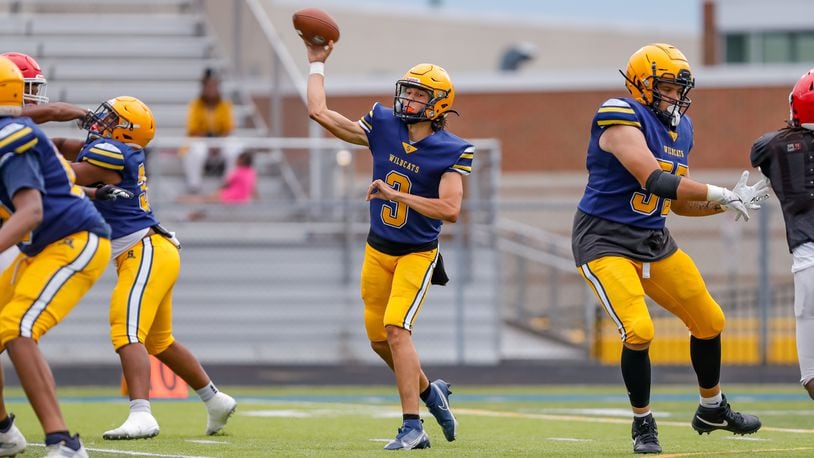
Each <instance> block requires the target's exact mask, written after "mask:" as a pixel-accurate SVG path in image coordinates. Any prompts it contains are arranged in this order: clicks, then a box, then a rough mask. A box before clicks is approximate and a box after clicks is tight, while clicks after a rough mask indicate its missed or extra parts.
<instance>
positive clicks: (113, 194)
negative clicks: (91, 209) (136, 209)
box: [95, 184, 136, 201]
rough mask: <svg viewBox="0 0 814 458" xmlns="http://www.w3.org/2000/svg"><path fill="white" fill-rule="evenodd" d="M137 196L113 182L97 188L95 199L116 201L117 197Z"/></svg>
mask: <svg viewBox="0 0 814 458" xmlns="http://www.w3.org/2000/svg"><path fill="white" fill-rule="evenodd" d="M135 196H136V195H135V194H133V193H132V192H130V191H128V190H126V189H122V188H120V187H118V186H114V185H112V184H103V185H101V186H99V187H98V188H96V195H95V199H96V200H109V201H114V200H116V199H132V198H133V197H135Z"/></svg>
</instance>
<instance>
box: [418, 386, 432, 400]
mask: <svg viewBox="0 0 814 458" xmlns="http://www.w3.org/2000/svg"><path fill="white" fill-rule="evenodd" d="M430 390H432V385H427V389H426V390H424V391H422V392H421V394H419V396H420V397H421V400H422V401H424V402H427V399H429V398H430Z"/></svg>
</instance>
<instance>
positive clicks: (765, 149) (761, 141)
mask: <svg viewBox="0 0 814 458" xmlns="http://www.w3.org/2000/svg"><path fill="white" fill-rule="evenodd" d="M774 136H775V133H774V132H772V133H769V134H765V135H763V136H761V137H760V138H758V139H757V140H755V143H753V144H752V151H751V152H750V153H749V161H750V162H751V163H752V167H760V169H761V170H763V171H764V172H763V173H764V174H767V172H768V170H767V169H766V168H767V167H769V164H770V162H771V151H770V149H769V143H770V142H771V140H772V139H773V138H774Z"/></svg>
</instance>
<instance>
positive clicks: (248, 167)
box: [216, 153, 257, 204]
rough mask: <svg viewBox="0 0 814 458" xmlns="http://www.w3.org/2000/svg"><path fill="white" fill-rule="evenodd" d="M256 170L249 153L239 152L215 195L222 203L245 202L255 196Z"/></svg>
mask: <svg viewBox="0 0 814 458" xmlns="http://www.w3.org/2000/svg"><path fill="white" fill-rule="evenodd" d="M256 183H257V172H255V170H254V167H252V155H251V153H241V154H240V156H238V157H237V165H236V167H235V168H234V170H232V172H231V173H230V174H229V176H228V177H226V181H225V182H224V183H223V186H222V187H221V188H220V190H218V192H217V193H216V196H217V198H218V201H219V202H222V203H224V204H245V203H247V202H251V201H252V199H254V198H256V197H257V188H256V187H255V184H256Z"/></svg>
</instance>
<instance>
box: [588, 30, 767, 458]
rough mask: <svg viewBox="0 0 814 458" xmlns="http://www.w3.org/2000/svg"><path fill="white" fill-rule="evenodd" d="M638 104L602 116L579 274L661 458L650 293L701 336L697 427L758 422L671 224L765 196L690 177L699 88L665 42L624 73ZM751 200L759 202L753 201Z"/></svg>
mask: <svg viewBox="0 0 814 458" xmlns="http://www.w3.org/2000/svg"><path fill="white" fill-rule="evenodd" d="M623 75H624V77H625V80H626V87H627V89H628V91H630V93H631V95H632V97H631V98H612V99H609V100H607V101H605V102H604V103H603V104H602V105H601V106H600V107H599V109H598V110H597V112H596V115H595V116H594V119H593V123H592V125H591V139H590V142H589V145H588V157H587V168H588V173H589V177H588V185H587V186H586V187H585V194H584V195H583V197H582V200H581V201H580V202H579V207H578V210H577V213H576V216H575V217H574V227H573V231H572V247H573V253H574V259H575V261H576V263H577V267H578V270H579V272H580V274H582V276H583V277H584V278H585V281H586V282H588V284H589V285H590V287H591V288H592V289H593V291H594V292H595V293H596V296H597V298H598V299H599V302H600V303H601V304H602V306H603V307H604V309H605V311H606V312H607V313H608V315H609V316H610V317H611V318H612V319H613V320H614V322H615V323H616V326H617V328H618V330H619V333H620V336H621V339H622V342H623V348H622V361H621V368H622V378H623V379H624V381H625V386H626V387H627V391H628V396H629V398H630V403H631V406H632V409H633V415H634V421H633V428H632V435H633V450H634V452H636V453H660V452H661V445H660V444H659V440H658V431H657V429H656V423H655V420H654V419H653V416H652V414H651V412H650V357H649V354H648V348H649V347H650V342H651V341H652V339H653V336H654V333H655V330H654V328H653V321H652V320H651V318H650V314H649V312H648V310H647V305H646V303H645V295H648V296H650V297H651V298H652V299H653V300H654V301H655V302H657V303H658V304H659V305H660V306H662V307H664V308H665V309H666V310H668V311H669V312H671V313H673V314H674V315H676V316H678V317H679V318H680V319H681V320H682V321H683V322H684V324H685V325H686V326H687V328H688V329H689V331H690V355H691V359H692V365H693V369H694V370H695V372H696V375H697V378H698V386H699V393H700V398H701V399H700V406H699V407H698V410H697V411H696V414H695V416H694V417H693V419H692V427H693V428H694V429H695V430H696V431H698V432H699V434H700V433H704V432H707V433H709V432H711V431H713V430H716V429H724V430H727V431H731V432H733V433H736V434H749V433H753V432H755V431H757V430H758V429H759V428H760V421H759V420H758V419H757V417H755V416H753V415H746V414H743V415H742V414H739V413H736V412H733V411H732V410H731V409H730V407H729V404H728V403H727V401H726V397H725V396H724V395H723V394H722V393H721V387H720V384H719V379H720V368H721V331H722V330H723V327H724V314H723V311H721V307H720V306H719V305H718V304H717V303H716V302H715V300H714V299H713V298H712V296H710V294H709V292H708V291H707V289H706V286H705V284H704V280H703V279H702V278H701V274H700V273H699V272H698V269H697V268H696V266H695V264H694V263H693V261H692V259H690V257H689V256H688V255H687V254H686V253H684V252H683V251H681V250H680V249H679V248H678V246H677V245H676V243H675V241H674V240H673V238H672V236H671V235H670V232H669V231H668V230H667V228H666V227H665V224H664V223H665V219H666V217H667V214H668V213H669V212H670V211H671V210H672V211H673V212H674V213H676V214H678V215H683V216H707V215H713V214H716V213H721V212H724V211H726V210H730V211H733V212H735V213H736V214H737V217H736V219H737V218H740V217H743V218H744V219H746V220H748V217H749V214H748V210H747V206H748V207H749V208H753V209H754V208H759V205H758V204H757V202H758V201H759V199H758V198H757V197H756V196H757V195H763V196H765V195H766V189H767V188H766V185H765V183H763V182H761V183H758V184H756V185H754V186H747V185H746V181H747V179H748V172H744V174H743V175H742V177H741V180H740V181H739V182H738V184H737V186H736V187H735V189H734V192H733V191H731V190H729V189H726V188H721V187H718V186H714V185H709V184H703V183H699V182H697V181H694V180H692V179H690V178H689V176H688V173H689V167H688V164H687V159H688V157H689V154H690V150H691V149H692V147H693V130H692V121H691V120H690V118H689V117H688V116H686V115H685V112H686V110H687V108H689V106H690V99H689V97H688V93H689V91H690V89H692V88H693V86H694V85H695V79H694V78H693V75H692V72H691V70H690V66H689V64H688V63H687V59H686V58H685V57H684V54H682V53H681V51H679V50H678V49H676V48H675V47H673V46H670V45H667V44H662V43H657V44H651V45H647V46H645V47H643V48H641V49H639V50H638V51H636V52H635V53H634V54H633V55H632V56H631V57H630V60H629V61H628V66H627V71H626V72H625V73H624V74H623ZM747 196H748V197H747Z"/></svg>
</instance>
